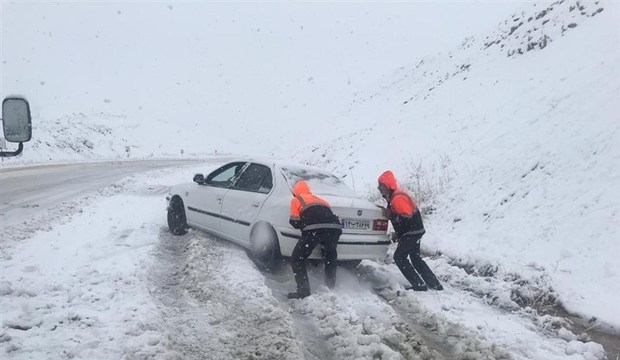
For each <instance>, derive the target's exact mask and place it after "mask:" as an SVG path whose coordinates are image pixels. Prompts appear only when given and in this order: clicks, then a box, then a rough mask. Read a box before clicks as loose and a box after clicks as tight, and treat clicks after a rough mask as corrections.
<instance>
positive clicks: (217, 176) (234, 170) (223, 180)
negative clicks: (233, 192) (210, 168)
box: [206, 162, 246, 187]
mask: <svg viewBox="0 0 620 360" xmlns="http://www.w3.org/2000/svg"><path fill="white" fill-rule="evenodd" d="M245 164H246V163H245V162H235V163H230V164H226V165H224V166H222V167H221V168H219V169H217V170H215V171H214V172H212V173H211V174H209V176H207V180H206V183H207V184H208V185H211V186H217V187H229V186H230V185H232V183H233V182H234V181H235V178H236V177H237V175H239V173H240V172H241V170H242V169H243V167H244V166H245Z"/></svg>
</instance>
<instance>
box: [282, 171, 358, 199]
mask: <svg viewBox="0 0 620 360" xmlns="http://www.w3.org/2000/svg"><path fill="white" fill-rule="evenodd" d="M282 174H284V177H285V178H286V181H287V182H288V184H289V186H290V187H291V188H292V187H293V186H294V185H295V183H297V181H299V180H305V181H306V182H307V183H308V186H309V187H310V190H311V191H312V193H313V194H316V195H335V196H343V197H353V198H358V197H359V196H358V195H357V194H356V193H355V192H354V191H353V190H352V189H351V188H350V187H348V186H347V185H346V184H345V183H343V182H342V181H340V179H338V178H337V177H336V176H334V175H333V174H330V173H328V172H321V171H317V170H313V169H307V168H296V167H290V166H288V167H283V168H282Z"/></svg>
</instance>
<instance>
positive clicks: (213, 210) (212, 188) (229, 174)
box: [187, 161, 247, 232]
mask: <svg viewBox="0 0 620 360" xmlns="http://www.w3.org/2000/svg"><path fill="white" fill-rule="evenodd" d="M246 165H247V163H246V162H242V161H239V162H233V163H228V164H226V165H224V166H222V167H220V168H218V169H217V170H215V171H213V172H212V173H210V174H209V175H207V177H206V179H205V181H204V182H203V183H202V184H195V186H194V187H193V188H192V189H191V191H190V193H189V194H188V196H187V210H188V211H187V221H188V223H192V224H194V225H197V226H199V227H202V228H205V229H206V230H210V231H213V232H220V230H221V229H220V218H221V210H222V200H223V199H224V195H225V194H226V193H227V192H228V191H229V190H230V187H231V186H232V184H233V183H234V181H235V180H236V179H237V177H238V176H239V174H241V172H242V170H243V168H244V167H245V166H246Z"/></svg>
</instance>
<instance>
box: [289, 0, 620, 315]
mask: <svg viewBox="0 0 620 360" xmlns="http://www.w3.org/2000/svg"><path fill="white" fill-rule="evenodd" d="M618 21H620V16H619V7H618V4H617V3H609V4H604V3H600V4H599V3H580V2H576V1H560V2H556V3H553V4H550V5H548V4H547V5H544V6H541V4H538V5H536V6H532V7H529V8H526V9H524V10H523V11H520V12H518V13H515V14H514V15H513V16H512V17H511V18H509V19H507V20H506V21H503V22H501V23H500V24H499V26H498V27H497V28H496V29H495V30H494V31H492V32H491V33H490V34H488V35H487V36H483V37H478V38H474V37H469V38H466V39H465V40H464V41H463V43H462V45H461V46H460V47H459V48H458V49H455V50H453V51H449V52H443V53H441V54H437V55H435V56H429V57H425V58H423V59H422V60H421V61H418V62H416V63H414V64H413V65H411V66H404V67H402V68H400V69H398V71H396V72H395V73H393V74H391V75H390V76H388V77H386V78H384V79H383V82H382V85H381V86H380V87H379V88H378V89H376V90H375V91H372V92H369V93H367V94H365V95H360V96H358V97H357V98H356V99H355V101H354V102H353V103H352V104H350V106H349V108H348V109H347V111H346V112H344V113H343V114H341V115H340V116H338V117H335V118H334V124H335V125H334V126H335V127H336V128H337V130H334V132H335V133H336V134H338V136H337V137H336V138H334V139H333V140H330V141H327V142H325V143H323V144H321V145H315V146H312V147H309V148H305V149H303V150H300V151H298V152H297V154H296V157H297V158H298V159H303V160H305V161H306V162H308V163H312V164H316V165H320V166H324V167H326V168H329V169H332V170H334V171H335V172H337V173H338V174H340V175H341V176H343V177H345V178H346V179H349V180H348V182H349V184H351V185H356V186H357V191H358V192H362V193H364V192H371V191H372V189H373V188H374V186H376V185H375V182H376V177H377V176H378V175H379V174H380V173H381V172H382V171H383V170H385V169H386V168H390V169H392V170H394V171H395V172H396V174H397V176H398V175H399V176H400V180H401V183H403V184H405V185H408V186H410V187H411V186H413V185H422V187H423V189H421V190H422V194H421V195H428V194H430V195H436V196H434V197H428V196H426V197H424V196H423V197H422V199H421V201H422V202H423V205H424V206H426V207H427V208H432V209H433V210H432V213H433V215H432V216H428V217H427V220H426V221H427V228H428V232H427V235H426V236H425V238H424V241H423V246H425V248H426V250H427V251H428V252H430V253H443V254H445V255H447V257H448V261H450V262H452V263H458V264H460V265H462V266H464V267H469V268H470V269H471V268H474V269H476V268H477V269H482V268H485V269H493V271H492V273H496V272H497V277H502V276H505V277H510V276H512V277H513V278H514V276H513V275H510V274H513V273H514V274H518V276H517V277H518V278H519V279H520V281H525V282H527V283H533V284H536V287H537V288H539V289H546V290H541V291H542V292H543V293H545V294H546V295H545V296H547V297H550V298H551V300H550V301H551V302H553V298H555V297H557V298H558V299H559V302H560V303H561V304H562V305H564V307H565V308H566V309H568V310H569V311H571V312H574V313H576V314H582V315H584V316H585V317H586V318H585V320H592V322H597V323H598V321H602V322H603V323H604V324H607V325H611V326H614V327H618V326H620V313H618V312H617V309H616V304H617V301H618V299H619V298H620V281H619V279H620V263H618V261H617V254H619V253H620V244H619V243H618V241H617V240H618V238H620V233H619V229H620V227H619V226H618V225H620V218H619V210H620V190H619V189H618V186H617V182H618V179H619V176H620V134H619V131H620V118H619V115H618V111H617V109H618V108H617V104H618V102H619V101H620V66H619V65H620V42H619V40H620V36H619V34H618V27H617V24H618ZM351 124H355V126H354V127H353V126H352V125H351ZM546 291H550V292H551V293H547V292H546ZM509 296H511V297H512V299H513V300H515V301H517V302H518V298H519V296H517V294H514V291H513V294H509ZM530 296H536V297H538V296H539V293H536V294H535V293H532V294H530Z"/></svg>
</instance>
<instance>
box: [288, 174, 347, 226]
mask: <svg viewBox="0 0 620 360" xmlns="http://www.w3.org/2000/svg"><path fill="white" fill-rule="evenodd" d="M293 196H294V197H293V198H292V199H291V213H290V219H289V223H290V224H291V225H292V226H293V227H294V228H296V229H301V230H314V229H323V228H337V229H340V228H341V225H340V221H339V219H338V217H337V216H336V215H334V213H333V212H332V210H331V208H330V206H329V203H328V202H327V201H325V200H323V199H321V198H320V197H318V196H315V195H313V194H312V192H310V188H309V187H308V184H307V183H306V182H305V181H303V180H300V181H298V182H297V183H296V184H295V186H293Z"/></svg>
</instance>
